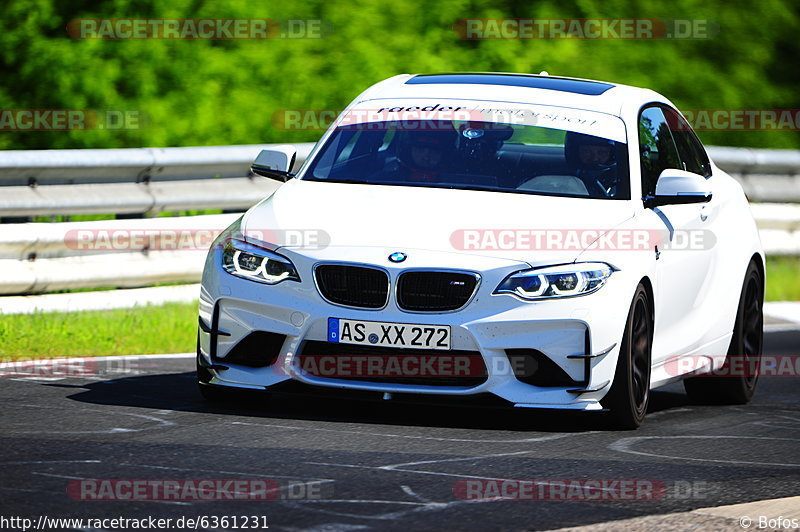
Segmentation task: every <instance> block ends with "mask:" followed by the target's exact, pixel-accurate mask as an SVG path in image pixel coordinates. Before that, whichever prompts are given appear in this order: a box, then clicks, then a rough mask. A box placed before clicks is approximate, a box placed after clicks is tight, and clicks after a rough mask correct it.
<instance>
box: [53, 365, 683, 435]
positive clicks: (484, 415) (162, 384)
mask: <svg viewBox="0 0 800 532" xmlns="http://www.w3.org/2000/svg"><path fill="white" fill-rule="evenodd" d="M46 385H47V386H55V387H68V388H79V389H81V390H82V391H79V392H78V393H75V394H72V395H69V396H68V398H69V399H71V400H74V401H80V402H84V403H91V404H97V405H109V406H125V407H135V408H146V409H153V410H175V411H181V412H196V413H201V414H224V415H226V416H239V417H247V418H264V419H267V418H268V419H281V420H288V419H294V420H307V421H327V422H340V423H362V424H376V425H377V424H380V425H396V426H416V427H441V428H460V429H476V430H497V431H523V432H531V431H535V432H585V431H593V430H608V420H607V418H606V416H605V415H604V414H602V413H597V412H589V413H587V412H573V411H564V410H561V411H547V410H534V409H522V408H510V407H483V406H477V405H475V404H470V405H469V406H459V405H453V404H452V403H450V404H436V403H426V404H414V403H404V402H397V401H394V400H389V401H384V400H382V399H381V395H380V394H377V393H376V394H370V395H371V396H373V399H372V400H363V398H362V399H351V398H343V397H331V396H328V395H325V396H308V395H285V394H266V393H264V392H236V393H234V394H232V395H231V397H230V398H229V399H226V400H224V401H222V402H208V401H206V400H204V399H203V398H202V397H201V395H200V393H199V392H198V390H197V380H196V375H195V373H194V372H184V373H164V374H146V375H137V376H131V377H125V378H120V379H114V380H106V381H97V382H92V383H88V384H84V385H72V384H70V385H67V384H55V383H50V384H46ZM687 404H688V399H687V398H686V395H685V394H683V393H680V392H679V391H658V390H657V391H654V392H653V395H652V396H651V404H650V409H649V412H650V413H654V412H658V411H662V410H668V409H673V408H680V407H683V406H685V405H687Z"/></svg>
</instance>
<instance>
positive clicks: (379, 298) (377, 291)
mask: <svg viewBox="0 0 800 532" xmlns="http://www.w3.org/2000/svg"><path fill="white" fill-rule="evenodd" d="M316 276H317V286H318V287H319V291H320V293H321V294H322V297H324V298H325V299H327V300H328V301H330V302H331V303H336V304H338V305H346V306H348V307H361V308H372V309H378V308H383V307H384V306H385V305H386V301H387V299H388V297H389V276H388V275H387V274H386V272H384V271H383V270H378V269H376V268H366V267H363V266H349V265H343V264H323V265H320V266H318V267H317V269H316Z"/></svg>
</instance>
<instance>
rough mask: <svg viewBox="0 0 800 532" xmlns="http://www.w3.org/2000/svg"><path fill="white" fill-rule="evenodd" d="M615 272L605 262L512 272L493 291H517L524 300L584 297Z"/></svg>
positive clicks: (514, 292)
mask: <svg viewBox="0 0 800 532" xmlns="http://www.w3.org/2000/svg"><path fill="white" fill-rule="evenodd" d="M613 271H614V270H613V268H612V267H611V266H609V265H608V264H606V263H604V262H584V263H578V264H564V265H561V266H549V267H546V268H534V269H532V270H525V271H522V272H517V273H514V274H512V275H509V276H508V277H506V279H505V280H504V281H503V282H502V283H500V286H498V287H497V290H495V291H494V293H495V294H514V295H516V296H518V297H521V298H522V299H548V298H556V297H571V296H583V295H586V294H591V293H592V292H596V291H597V290H599V289H600V287H601V286H603V284H605V282H606V279H608V278H609V277H610V276H611V273H612V272H613Z"/></svg>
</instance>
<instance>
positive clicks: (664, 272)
mask: <svg viewBox="0 0 800 532" xmlns="http://www.w3.org/2000/svg"><path fill="white" fill-rule="evenodd" d="M638 129H639V146H640V162H641V170H642V192H643V196H645V197H646V196H653V195H655V190H656V185H657V182H658V177H659V175H660V174H661V172H662V171H663V170H665V169H667V168H671V169H677V170H684V171H690V172H695V173H703V174H705V173H709V172H710V166H709V163H708V159H707V157H706V158H703V157H702V156H703V155H704V154H705V152H704V151H703V152H702V155H701V154H700V153H697V151H696V150H697V146H696V145H694V144H690V140H696V138H694V136H693V133H692V132H691V129H690V128H689V126H688V124H686V123H685V121H684V120H683V118H682V117H681V116H680V115H679V114H678V113H677V112H676V111H675V110H674V109H671V108H670V107H668V106H666V105H664V104H651V105H648V106H645V107H644V108H643V109H642V111H641V113H640V115H639V127H638ZM700 149H701V150H702V146H700ZM713 201H714V200H713V191H712V200H711V202H709V203H694V204H676V205H662V206H659V207H654V208H652V209H646V211H645V217H649V218H650V220H648V222H649V223H647V225H648V227H654V226H655V227H658V228H659V229H660V230H661V232H662V234H663V240H662V241H661V244H660V245H659V246H657V249H654V252H655V254H656V257H657V260H656V272H657V273H656V275H657V279H656V290H655V291H656V296H655V316H656V322H655V329H654V339H653V361H654V362H655V363H658V362H659V361H662V360H664V359H667V358H671V357H673V356H675V355H678V354H683V353H686V352H688V351H691V350H693V349H696V348H698V347H700V346H701V345H702V343H703V341H704V336H705V330H706V328H705V327H704V321H705V320H704V317H705V316H706V314H705V313H706V312H707V311H708V309H707V308H705V307H706V306H707V304H708V301H707V298H706V293H707V291H708V289H709V287H710V284H709V282H708V281H709V276H710V275H711V261H712V258H713V256H712V253H711V247H710V244H712V243H713V231H712V229H711V228H712V227H713V223H714V216H713V209H714V205H713Z"/></svg>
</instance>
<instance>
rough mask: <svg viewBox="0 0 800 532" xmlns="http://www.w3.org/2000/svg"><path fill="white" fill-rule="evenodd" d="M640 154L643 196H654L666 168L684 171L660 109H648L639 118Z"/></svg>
mask: <svg viewBox="0 0 800 532" xmlns="http://www.w3.org/2000/svg"><path fill="white" fill-rule="evenodd" d="M639 150H640V151H639V154H640V160H641V165H642V194H643V195H645V196H652V195H653V194H655V191H656V181H658V176H659V175H661V172H662V171H663V170H664V169H665V168H676V169H678V170H683V164H682V163H681V159H680V157H679V156H678V150H677V148H676V147H675V141H674V140H673V139H672V133H671V132H670V128H669V124H668V123H667V120H666V118H665V117H664V112H663V111H662V110H661V108H660V107H648V108H646V109H645V110H644V111H642V114H641V116H640V117H639Z"/></svg>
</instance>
